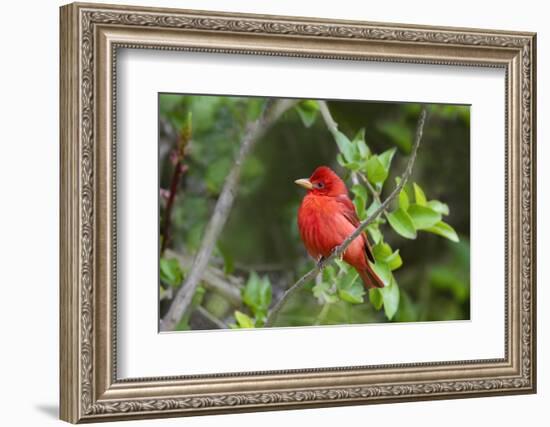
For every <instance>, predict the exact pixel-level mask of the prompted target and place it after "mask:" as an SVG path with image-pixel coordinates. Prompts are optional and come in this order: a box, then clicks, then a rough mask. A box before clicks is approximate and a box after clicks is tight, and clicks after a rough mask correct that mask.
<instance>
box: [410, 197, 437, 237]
mask: <svg viewBox="0 0 550 427" xmlns="http://www.w3.org/2000/svg"><path fill="white" fill-rule="evenodd" d="M407 213H408V214H409V215H410V216H411V218H412V221H413V224H414V227H415V228H416V229H417V230H425V229H426V228H430V227H433V226H434V225H435V224H437V223H438V222H439V221H441V214H440V213H438V212H436V211H434V210H433V209H431V208H429V207H427V206H423V205H419V204H416V203H413V204H412V205H410V206H409V209H408V210H407Z"/></svg>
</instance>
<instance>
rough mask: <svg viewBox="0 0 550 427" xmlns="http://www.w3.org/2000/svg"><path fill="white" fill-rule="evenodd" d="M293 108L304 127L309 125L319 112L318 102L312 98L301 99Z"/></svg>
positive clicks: (313, 121)
mask: <svg viewBox="0 0 550 427" xmlns="http://www.w3.org/2000/svg"><path fill="white" fill-rule="evenodd" d="M295 108H296V111H297V112H298V114H299V116H300V118H301V119H302V123H303V124H304V126H305V127H306V128H308V127H311V125H312V124H313V123H315V120H316V119H317V114H318V112H319V104H317V102H315V101H312V100H307V101H302V102H300V103H299V104H297V105H296V107H295Z"/></svg>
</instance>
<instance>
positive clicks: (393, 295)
mask: <svg viewBox="0 0 550 427" xmlns="http://www.w3.org/2000/svg"><path fill="white" fill-rule="evenodd" d="M378 290H379V291H380V293H381V294H382V299H383V300H384V313H385V314H386V317H387V318H388V319H389V320H391V319H392V318H393V316H394V315H395V313H396V312H397V308H398V307H399V287H398V286H397V282H396V281H395V279H394V278H393V277H392V280H391V282H390V284H389V285H388V286H384V287H383V288H378Z"/></svg>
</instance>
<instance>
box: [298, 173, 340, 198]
mask: <svg viewBox="0 0 550 427" xmlns="http://www.w3.org/2000/svg"><path fill="white" fill-rule="evenodd" d="M294 182H295V183H296V184H298V185H299V186H300V187H304V188H305V189H307V190H308V192H310V193H313V194H317V195H321V196H331V197H337V196H341V195H347V194H348V190H347V188H346V184H344V181H342V180H341V179H340V177H339V176H338V175H336V173H334V171H333V170H332V169H331V168H329V167H328V166H319V167H318V168H317V169H315V170H314V171H313V174H311V176H310V177H309V178H303V179H297V180H296V181H294Z"/></svg>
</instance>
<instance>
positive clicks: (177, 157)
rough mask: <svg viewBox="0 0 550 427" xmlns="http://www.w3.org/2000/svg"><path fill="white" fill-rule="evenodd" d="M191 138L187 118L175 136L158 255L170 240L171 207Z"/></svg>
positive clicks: (183, 170) (183, 168) (189, 121)
mask: <svg viewBox="0 0 550 427" xmlns="http://www.w3.org/2000/svg"><path fill="white" fill-rule="evenodd" d="M190 139H191V120H190V118H189V119H188V121H187V123H186V124H185V126H184V128H183V129H182V130H181V131H180V134H179V135H178V136H177V141H176V147H175V148H174V152H173V155H174V160H173V163H174V171H173V173H172V179H171V181H170V189H169V190H168V200H167V201H166V207H165V208H164V219H163V221H162V225H163V227H162V244H161V248H160V255H161V256H162V254H163V253H164V251H165V250H166V247H167V245H168V243H169V242H170V238H171V235H170V231H171V225H172V208H173V207H174V201H175V200H176V195H177V193H178V187H179V185H180V182H181V177H182V176H183V174H184V172H185V167H184V163H183V160H184V158H185V150H186V148H187V144H188V143H189V140H190Z"/></svg>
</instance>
